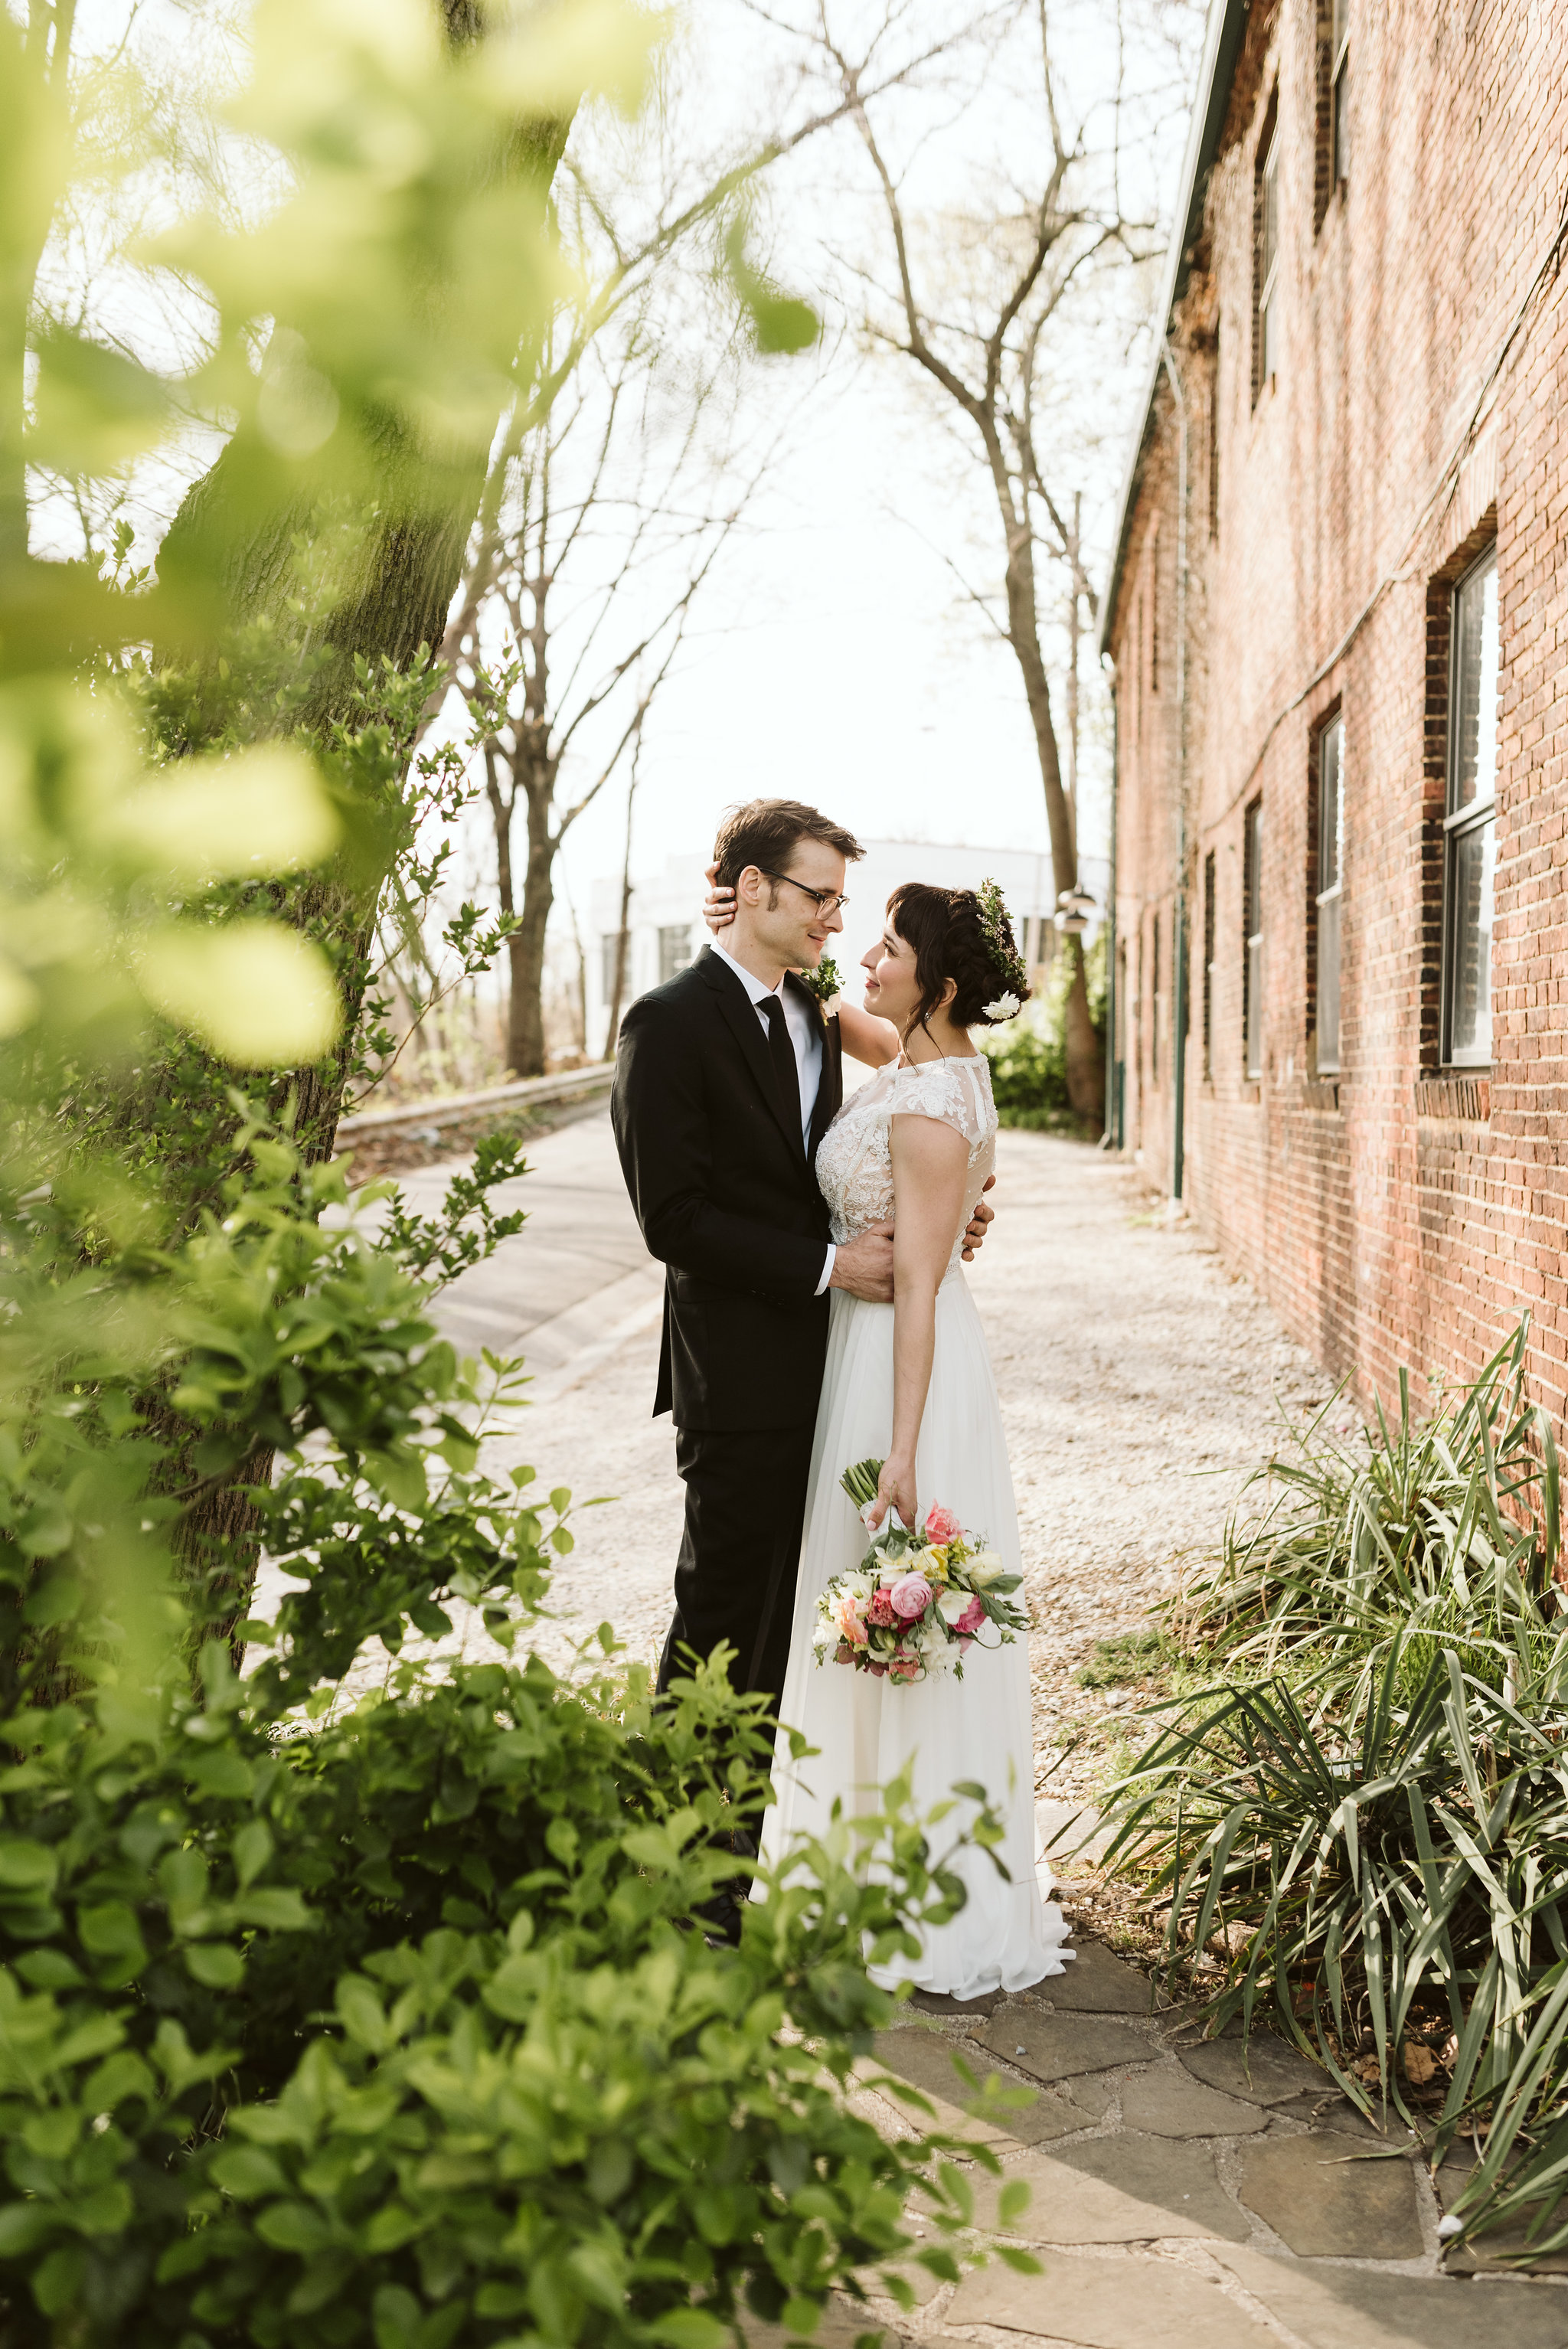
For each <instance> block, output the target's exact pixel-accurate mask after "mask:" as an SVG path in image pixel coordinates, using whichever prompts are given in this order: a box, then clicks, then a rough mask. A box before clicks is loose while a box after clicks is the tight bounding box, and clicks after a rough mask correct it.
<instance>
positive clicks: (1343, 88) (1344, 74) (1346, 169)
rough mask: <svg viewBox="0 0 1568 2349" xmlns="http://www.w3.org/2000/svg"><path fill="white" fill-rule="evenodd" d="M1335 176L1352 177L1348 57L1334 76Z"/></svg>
mask: <svg viewBox="0 0 1568 2349" xmlns="http://www.w3.org/2000/svg"><path fill="white" fill-rule="evenodd" d="M1334 176H1335V178H1336V180H1347V179H1348V178H1349V177H1350V59H1349V57H1346V58H1345V59H1344V60H1343V62H1342V63H1341V65H1340V68H1339V71H1338V72H1337V73H1336V75H1335V77H1334Z"/></svg>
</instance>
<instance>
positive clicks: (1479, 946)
mask: <svg viewBox="0 0 1568 2349" xmlns="http://www.w3.org/2000/svg"><path fill="white" fill-rule="evenodd" d="M1496 833H1497V827H1496V825H1495V824H1494V823H1492V822H1491V819H1490V818H1489V819H1487V820H1485V821H1483V822H1482V823H1475V824H1471V825H1470V826H1469V827H1468V828H1467V829H1466V830H1465V831H1463V832H1460V833H1455V834H1454V838H1453V854H1452V864H1451V868H1450V881H1449V954H1450V957H1451V959H1450V962H1449V1060H1450V1061H1489V1060H1490V1059H1491V895H1492V866H1493V852H1494V845H1495V841H1496Z"/></svg>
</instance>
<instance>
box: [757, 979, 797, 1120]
mask: <svg viewBox="0 0 1568 2349" xmlns="http://www.w3.org/2000/svg"><path fill="white" fill-rule="evenodd" d="M758 1010H759V1011H760V1012H761V1014H762V1017H763V1018H764V1019H766V1020H767V1022H768V1051H769V1058H770V1059H771V1061H772V1062H773V1074H774V1076H775V1077H776V1078H777V1079H778V1081H779V1100H780V1101H781V1102H783V1104H784V1107H785V1108H786V1110H787V1111H788V1112H789V1131H790V1132H791V1133H793V1134H794V1135H795V1136H796V1137H797V1139H799V1133H800V1071H799V1067H798V1066H797V1064H796V1060H795V1047H794V1045H793V1044H792V1043H791V1042H790V1040H789V1022H788V1021H787V1020H786V1019H785V1017H784V1006H783V1005H782V1004H781V1003H780V1002H779V998H778V997H777V996H776V995H765V996H764V997H763V999H762V1000H761V1002H760V1003H759V1004H758Z"/></svg>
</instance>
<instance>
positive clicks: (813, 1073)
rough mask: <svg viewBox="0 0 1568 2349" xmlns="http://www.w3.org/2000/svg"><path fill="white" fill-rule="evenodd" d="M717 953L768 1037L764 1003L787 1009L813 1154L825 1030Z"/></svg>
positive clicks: (796, 1003) (791, 999)
mask: <svg viewBox="0 0 1568 2349" xmlns="http://www.w3.org/2000/svg"><path fill="white" fill-rule="evenodd" d="M713 950H714V952H715V954H716V955H717V957H718V958H719V960H720V961H721V962H727V964H728V965H729V968H730V969H731V970H732V971H733V972H734V973H735V976H736V977H737V978H738V980H739V981H740V984H741V985H742V987H744V988H745V989H746V992H747V995H748V998H749V999H750V1000H751V1002H752V1003H753V1005H754V1006H755V1007H756V1010H757V1024H758V1027H759V1028H760V1029H761V1030H762V1032H763V1034H764V1036H766V1035H767V1033H768V1014H767V1013H766V1011H764V1010H763V1009H762V1006H763V1004H764V1003H765V1002H766V1001H767V999H768V998H769V996H770V995H776V996H777V997H778V998H779V1001H780V1003H781V1004H782V1005H783V1006H784V1025H785V1027H786V1028H787V1029H788V1030H789V1041H790V1042H791V1044H793V1046H794V1047H795V1072H796V1074H797V1076H798V1077H799V1081H800V1140H801V1142H802V1143H803V1144H804V1146H805V1148H806V1150H807V1152H808V1153H810V1147H811V1116H812V1112H814V1110H815V1109H816V1106H817V1094H818V1092H819V1090H820V1086H821V1082H822V1032H821V1030H820V1027H819V1026H818V1025H817V1022H816V1021H815V1020H814V1019H812V1018H811V1015H810V1012H809V1011H808V1010H807V1009H806V1007H805V1005H804V1004H803V1003H802V1002H801V1000H800V999H799V996H798V995H791V994H790V992H789V988H787V987H786V986H785V984H784V981H783V980H782V979H780V980H779V984H778V986H777V987H764V986H763V984H762V981H761V980H760V979H759V978H753V977H752V975H751V973H750V972H749V971H748V969H747V968H746V966H745V964H744V963H738V962H737V961H736V959H735V957H734V956H733V955H732V954H726V952H725V950H724V948H723V947H721V946H720V945H719V944H718V942H717V939H716V940H715V941H714V948H713ZM836 1254H837V1250H836V1249H834V1248H833V1247H829V1249H828V1256H827V1261H826V1263H825V1264H824V1265H823V1267H822V1278H821V1279H820V1281H819V1282H818V1283H817V1295H818V1296H819V1297H820V1295H821V1294H822V1291H823V1289H824V1288H826V1287H827V1286H828V1283H829V1281H830V1280H831V1278H832V1277H833V1258H834V1256H835V1255H836Z"/></svg>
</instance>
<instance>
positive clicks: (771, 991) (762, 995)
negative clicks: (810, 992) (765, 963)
mask: <svg viewBox="0 0 1568 2349" xmlns="http://www.w3.org/2000/svg"><path fill="white" fill-rule="evenodd" d="M713 950H714V952H715V954H716V955H717V957H718V958H719V960H720V962H727V964H728V965H729V968H730V969H731V970H732V971H733V972H734V973H735V976H736V977H737V978H738V980H739V981H740V983H741V985H742V987H744V988H745V989H746V992H747V994H748V996H749V997H750V998H751V1000H752V1002H753V1003H766V1002H767V1000H768V999H769V996H770V995H776V996H777V997H778V998H779V1001H780V1003H782V1001H783V1000H784V981H783V979H782V978H780V980H779V984H778V986H777V987H764V986H763V984H762V981H761V980H760V979H759V978H754V977H753V975H752V973H751V972H750V971H748V969H747V968H746V965H745V964H744V963H740V962H737V961H736V959H735V957H734V956H733V955H732V954H727V953H726V952H725V949H724V948H723V947H721V946H720V945H719V943H718V940H717V938H715V940H714V942H713Z"/></svg>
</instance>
